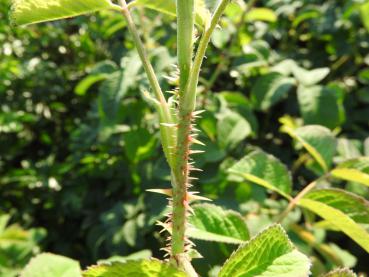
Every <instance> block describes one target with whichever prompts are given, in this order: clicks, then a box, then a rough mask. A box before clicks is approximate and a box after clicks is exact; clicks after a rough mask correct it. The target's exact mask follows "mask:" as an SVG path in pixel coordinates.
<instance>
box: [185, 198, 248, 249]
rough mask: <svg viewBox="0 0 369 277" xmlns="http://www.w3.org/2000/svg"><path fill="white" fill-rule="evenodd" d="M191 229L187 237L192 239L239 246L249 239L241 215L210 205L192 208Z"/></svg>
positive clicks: (199, 205)
mask: <svg viewBox="0 0 369 277" xmlns="http://www.w3.org/2000/svg"><path fill="white" fill-rule="evenodd" d="M192 208H193V210H194V215H193V216H191V217H190V219H189V222H190V224H191V227H190V228H189V229H188V231H187V235H188V236H189V237H192V238H194V239H199V240H207V241H216V242H224V243H234V244H239V243H243V242H245V241H247V240H248V239H249V231H248V229H247V226H246V223H245V221H244V219H243V218H242V217H241V215H240V214H239V213H237V212H235V211H230V210H223V209H222V208H221V207H219V206H215V205H212V204H198V205H194V206H193V207H192Z"/></svg>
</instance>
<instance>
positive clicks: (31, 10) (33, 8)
mask: <svg viewBox="0 0 369 277" xmlns="http://www.w3.org/2000/svg"><path fill="white" fill-rule="evenodd" d="M114 7H115V6H114V5H113V4H112V3H111V2H110V0H53V1H44V0H28V1H27V0H13V4H12V14H11V18H12V21H13V23H14V24H17V25H27V24H32V23H39V22H44V21H50V20H57V19H62V18H67V17H72V16H77V15H81V14H86V13H91V12H96V11H99V10H104V9H112V8H114Z"/></svg>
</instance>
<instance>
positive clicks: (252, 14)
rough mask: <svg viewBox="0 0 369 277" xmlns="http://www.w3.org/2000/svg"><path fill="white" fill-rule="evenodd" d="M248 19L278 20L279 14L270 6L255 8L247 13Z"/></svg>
mask: <svg viewBox="0 0 369 277" xmlns="http://www.w3.org/2000/svg"><path fill="white" fill-rule="evenodd" d="M246 20H248V21H258V20H259V21H267V22H276V21H277V15H276V13H275V12H274V11H273V10H271V9H268V8H253V9H252V10H251V11H249V12H248V13H247V14H246Z"/></svg>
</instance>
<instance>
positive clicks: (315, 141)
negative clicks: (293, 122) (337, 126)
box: [281, 125, 337, 171]
mask: <svg viewBox="0 0 369 277" xmlns="http://www.w3.org/2000/svg"><path fill="white" fill-rule="evenodd" d="M281 131H282V132H285V133H287V134H289V135H290V136H291V137H292V138H294V139H296V140H297V141H298V142H300V143H301V144H302V146H303V147H304V148H305V149H306V150H307V151H308V152H309V154H310V155H311V156H312V157H313V158H314V159H315V160H316V161H317V162H318V163H319V165H320V166H321V167H322V169H323V170H324V171H328V170H329V168H330V166H331V164H332V160H333V156H334V154H335V152H336V144H337V142H336V138H335V137H334V136H333V134H332V132H331V131H330V130H329V129H327V128H325V127H323V126H319V125H308V126H304V127H300V128H297V129H293V128H291V127H289V126H287V125H284V126H282V128H281Z"/></svg>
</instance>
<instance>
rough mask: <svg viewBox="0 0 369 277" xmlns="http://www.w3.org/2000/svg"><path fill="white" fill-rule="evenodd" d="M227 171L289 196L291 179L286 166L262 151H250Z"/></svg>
mask: <svg viewBox="0 0 369 277" xmlns="http://www.w3.org/2000/svg"><path fill="white" fill-rule="evenodd" d="M229 172H230V173H232V174H236V175H239V176H241V177H243V178H245V179H246V180H248V181H250V182H253V183H255V184H258V185H260V186H263V187H266V188H267V189H270V190H273V191H276V192H278V193H279V194H281V195H283V196H284V197H287V198H289V197H290V196H289V194H290V192H291V189H292V188H291V186H292V181H291V176H290V174H289V172H288V170H287V168H286V166H285V165H283V164H282V163H281V162H280V161H279V160H278V159H277V158H275V157H273V156H272V155H268V154H266V153H265V152H263V151H260V150H255V151H253V152H251V153H250V154H248V155H247V156H245V157H244V158H242V159H241V160H240V161H239V162H237V163H236V164H235V165H234V166H232V167H231V168H230V169H229Z"/></svg>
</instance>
